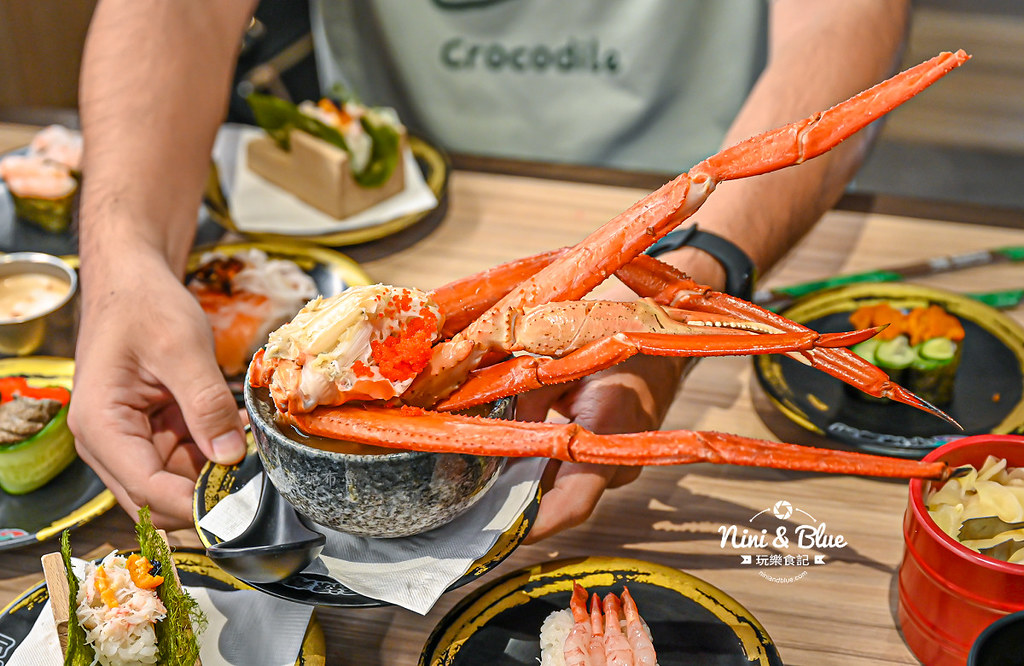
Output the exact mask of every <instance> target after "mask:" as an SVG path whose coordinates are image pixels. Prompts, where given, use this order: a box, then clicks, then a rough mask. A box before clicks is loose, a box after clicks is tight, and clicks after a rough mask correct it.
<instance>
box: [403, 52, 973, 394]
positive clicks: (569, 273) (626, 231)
mask: <svg viewBox="0 0 1024 666" xmlns="http://www.w3.org/2000/svg"><path fill="white" fill-rule="evenodd" d="M968 57H969V56H968V55H967V54H966V53H964V52H963V51H958V52H956V53H943V54H940V55H938V56H936V57H935V58H932V59H931V60H928V61H926V62H924V63H922V64H920V65H917V66H916V67H912V68H910V69H908V70H906V71H905V72H903V73H901V74H897V75H896V76H894V77H892V78H890V79H888V80H887V81H883V82H882V83H879V84H878V85H876V86H873V87H872V88H869V89H868V90H866V91H864V92H862V93H859V94H858V95H855V96H854V97H852V98H850V99H849V100H847V101H845V102H842V103H840V104H838V105H836V106H834V107H833V108H831V109H829V110H827V111H824V112H819V113H816V114H814V115H812V116H810V117H808V118H806V119H804V120H801V121H797V122H795V123H790V124H789V125H786V126H785V127H782V128H779V129H775V130H771V131H768V132H765V133H763V134H761V135H758V136H756V137H752V138H750V139H747V140H746V141H743V142H741V143H740V144H737V145H736V146H734V147H732V148H727V149H725V150H723V151H722V152H720V153H718V154H717V155H713V156H712V157H709V158H708V159H707V160H705V161H703V162H701V163H700V164H698V165H696V166H695V167H694V168H692V169H691V170H690V171H689V172H688V173H685V174H682V175H680V176H678V177H677V178H676V179H674V180H672V181H670V182H669V183H666V184H665V185H663V186H662V187H661V188H659V189H658V190H656V191H655V192H653V193H652V194H650V195H648V196H647V197H645V198H643V199H641V200H640V201H639V202H637V203H636V204H634V205H633V206H631V207H630V208H629V209H628V210H626V211H625V212H623V213H621V214H620V215H618V216H616V217H615V218H614V219H612V220H611V221H610V222H608V223H606V224H605V225H603V226H602V227H600V228H599V229H597V230H596V231H595V232H593V233H592V234H590V235H589V236H587V238H585V239H584V240H583V241H581V242H580V243H579V244H577V245H576V246H574V247H573V248H571V249H570V250H568V251H567V252H566V253H565V254H563V255H562V256H561V257H560V258H559V259H557V260H556V261H555V262H553V263H552V264H550V265H549V266H547V267H546V268H544V269H542V270H541V271H540V272H539V273H537V274H536V275H534V276H533V277H531V278H529V279H528V280H526V281H524V282H523V283H522V284H520V285H519V286H518V287H516V288H515V289H513V290H512V291H511V292H509V293H508V294H507V295H506V296H505V297H504V298H502V299H501V300H500V301H499V302H498V303H496V304H495V305H494V306H492V307H491V308H490V309H489V310H487V311H486V312H485V313H484V314H483V315H481V316H480V318H479V319H477V320H476V321H474V322H473V323H472V324H470V325H469V327H467V328H466V329H465V330H464V331H463V332H462V333H460V334H458V335H457V336H455V338H454V340H455V341H457V342H461V340H465V339H468V340H471V341H477V340H480V339H486V338H488V337H489V336H490V334H491V332H492V331H493V329H494V327H495V325H496V324H497V322H498V320H499V319H500V318H501V316H502V312H503V311H505V310H507V309H509V308H512V309H516V310H523V309H525V308H527V307H531V306H534V305H538V304H540V303H545V302H549V301H553V300H578V299H579V298H581V297H582V296H584V295H585V294H587V293H589V292H590V291H591V290H592V289H593V288H594V287H596V286H597V285H599V284H600V283H601V282H603V281H604V280H605V278H607V277H608V275H610V274H611V273H613V272H614V271H616V270H618V269H619V268H620V267H622V266H623V265H624V264H626V263H628V262H629V261H630V260H632V259H633V258H634V257H636V256H637V255H638V254H640V253H641V252H643V251H644V250H645V249H647V248H648V247H650V246H651V244H653V243H654V242H655V241H657V240H658V239H660V238H661V237H663V236H664V235H665V234H667V233H668V232H670V231H671V230H672V229H674V228H675V227H677V226H679V224H680V223H682V222H683V221H684V220H685V219H687V218H688V217H690V215H692V214H693V213H694V211H696V210H697V209H698V208H699V207H700V206H701V204H703V203H704V200H705V199H707V197H708V196H709V195H710V194H711V192H712V191H713V190H714V189H715V186H716V184H717V183H718V182H721V181H722V180H727V179H732V178H742V177H746V176H752V175H757V174H761V173H767V172H769V171H774V170H777V169H781V168H783V167H786V166H791V165H794V164H799V163H801V162H803V161H805V160H807V159H810V158H811V157H814V156H817V155H820V154H821V153H823V152H825V151H827V150H828V149H830V148H832V147H834V146H835V145H837V144H839V143H840V142H842V141H843V140H845V139H846V138H848V137H850V136H851V135H853V134H854V133H856V132H857V131H859V130H860V129H862V128H864V127H865V126H867V125H869V124H870V123H871V122H873V121H874V120H876V119H877V118H878V117H880V116H881V115H883V114H885V113H887V112H888V111H891V110H892V109H893V108H895V107H896V106H898V105H899V104H901V103H902V102H904V101H906V100H908V99H910V98H911V97H913V96H914V95H916V94H917V93H919V92H921V91H922V90H924V89H925V88H927V87H928V86H929V85H931V84H932V83H934V82H935V81H937V80H938V79H939V78H941V77H942V76H943V75H945V74H946V73H948V72H949V71H950V70H952V69H953V68H954V67H957V66H959V65H960V64H962V63H964V62H966V61H967V59H968ZM445 346H446V343H442V344H440V345H437V346H436V347H435V355H434V357H433V358H432V359H431V361H430V363H429V365H428V366H427V368H426V369H425V370H424V371H423V372H421V373H420V375H419V376H418V377H417V379H416V381H415V382H414V383H413V385H412V386H411V387H410V389H409V390H408V391H407V392H406V397H407V399H408V400H409V402H411V403H413V404H422V405H430V404H434V403H435V402H436V400H437V398H438V397H445V396H446V395H447V394H449V393H451V392H452V391H453V390H454V389H455V388H456V386H457V385H458V384H459V383H461V381H462V380H463V379H464V378H465V377H466V375H468V373H469V372H470V371H471V370H473V369H475V368H476V367H477V366H478V365H479V362H480V360H481V359H482V358H483V357H484V356H485V355H486V352H487V350H486V349H485V348H484V347H483V345H480V344H476V343H475V342H474V347H473V348H472V349H470V350H468V351H466V350H465V348H461V349H459V350H458V351H454V350H447V349H445Z"/></svg>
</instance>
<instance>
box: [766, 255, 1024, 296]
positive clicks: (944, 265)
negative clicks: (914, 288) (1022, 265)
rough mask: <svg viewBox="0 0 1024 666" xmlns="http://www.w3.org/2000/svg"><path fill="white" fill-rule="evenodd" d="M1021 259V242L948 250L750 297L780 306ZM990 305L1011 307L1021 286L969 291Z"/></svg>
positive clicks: (780, 288) (1021, 294) (1020, 294)
mask: <svg viewBox="0 0 1024 666" xmlns="http://www.w3.org/2000/svg"><path fill="white" fill-rule="evenodd" d="M1018 261H1024V246H1020V245H1018V246H1009V247H1001V248H995V249H992V250H980V251H978V252H967V253H964V254H950V255H944V256H941V257H935V258H933V259H929V260H927V261H922V262H918V263H913V264H906V265H904V266H896V267H891V268H879V269H876V270H871V271H863V272H860V273H849V274H847V275H837V276H834V277H830V278H825V279H822V280H812V281H810V282H801V283H799V284H794V285H789V286H786V287H775V288H772V289H760V290H758V291H756V292H755V293H754V298H753V301H754V303H756V304H757V305H760V306H761V307H763V308H767V309H768V310H775V311H778V310H781V309H784V308H786V307H788V306H789V305H792V303H793V302H794V301H796V300H797V299H798V298H801V297H803V296H806V295H807V294H810V293H812V292H815V291H820V290H822V289H830V288H832V287H841V286H843V285H848V284H856V283H861V282H900V281H902V280H907V279H910V278H917V277H924V276H927V275H935V274H937V273H946V272H949V271H958V270H963V269H965V268H974V267H976V266H988V265H991V264H1001V263H1006V262H1018ZM968 295H969V296H971V297H972V298H976V299H978V300H980V301H982V302H984V303H987V304H988V305H992V306H993V307H997V308H998V307H1001V308H1009V307H1014V306H1016V305H1017V304H1018V303H1020V302H1021V300H1024V289H1010V290H1006V291H995V292H988V293H983V294H968Z"/></svg>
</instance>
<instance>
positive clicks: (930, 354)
mask: <svg viewBox="0 0 1024 666" xmlns="http://www.w3.org/2000/svg"><path fill="white" fill-rule="evenodd" d="M917 355H918V356H920V357H921V358H922V359H925V360H928V361H940V362H947V363H948V362H949V361H952V360H953V357H954V356H956V343H955V342H953V341H952V340H950V339H949V338H932V339H931V340H925V341H924V342H922V343H921V344H919V345H918V346H917Z"/></svg>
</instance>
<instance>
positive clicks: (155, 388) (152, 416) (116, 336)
mask: <svg viewBox="0 0 1024 666" xmlns="http://www.w3.org/2000/svg"><path fill="white" fill-rule="evenodd" d="M150 268H151V270H150V271H149V272H147V273H144V274H145V275H146V279H145V280H140V279H138V277H137V276H138V275H139V274H142V273H139V272H138V271H139V269H140V267H139V266H134V267H133V268H132V273H134V274H135V276H136V277H135V278H134V279H133V278H132V277H131V275H128V274H127V273H128V271H125V273H126V274H125V275H123V276H120V277H119V278H113V279H109V280H105V281H104V284H105V285H113V286H111V287H109V288H97V287H98V285H96V284H93V285H92V287H93V289H91V290H90V291H89V292H87V294H86V296H85V297H84V298H85V302H84V304H83V305H84V307H83V320H82V325H81V331H80V333H79V338H78V348H77V351H76V355H75V358H76V367H75V381H74V391H73V392H72V397H71V407H70V411H69V414H68V424H69V426H70V427H71V430H72V432H73V433H74V435H75V441H76V445H77V448H78V453H79V455H80V456H81V457H82V459H83V460H85V462H86V463H88V464H89V466H90V467H92V468H93V470H95V472H96V473H97V474H98V475H99V476H100V478H101V479H102V480H103V482H104V483H105V484H106V485H107V487H108V488H110V490H111V491H112V492H113V493H114V496H115V497H116V498H117V501H118V502H119V503H120V504H121V506H122V507H124V509H125V510H126V511H127V512H128V513H129V515H132V516H135V515H136V512H137V511H138V508H139V507H140V506H142V505H146V504H148V505H149V506H150V508H151V510H152V512H153V520H154V522H155V523H156V524H158V525H160V526H161V527H164V528H167V529H177V528H180V527H185V526H189V525H191V523H192V492H193V489H194V486H195V480H196V478H197V476H198V473H199V470H200V469H201V468H202V466H203V464H204V463H205V462H206V460H207V459H209V460H214V461H216V462H219V463H225V464H231V463H236V462H238V461H239V460H241V458H242V457H243V456H244V455H245V440H244V438H243V434H242V422H241V418H240V416H239V413H238V409H237V406H236V404H235V401H234V398H233V397H232V395H231V392H230V391H229V390H228V387H227V385H226V383H225V381H224V377H223V375H222V374H221V372H220V369H219V368H218V367H217V363H216V361H215V360H214V356H213V339H212V333H211V331H210V326H209V324H208V322H207V320H206V316H205V314H204V313H203V311H202V309H201V308H200V307H199V304H198V302H197V301H196V300H195V298H193V296H192V295H191V294H190V293H189V292H188V291H187V290H186V289H185V288H184V287H183V286H182V284H181V283H180V282H179V281H178V278H177V277H176V276H174V275H173V274H172V273H171V272H170V271H169V270H168V269H167V268H166V266H164V267H163V268H162V269H161V268H160V267H159V266H151V267H150ZM111 270H112V271H113V270H117V269H111ZM96 274H97V272H93V273H92V275H93V276H95V275H96Z"/></svg>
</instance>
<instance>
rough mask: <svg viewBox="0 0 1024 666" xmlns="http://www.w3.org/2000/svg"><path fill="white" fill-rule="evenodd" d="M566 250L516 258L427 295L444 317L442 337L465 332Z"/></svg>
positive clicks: (561, 249)
mask: <svg viewBox="0 0 1024 666" xmlns="http://www.w3.org/2000/svg"><path fill="white" fill-rule="evenodd" d="M568 249H569V248H565V247H563V248H559V249H557V250H549V251H548V252H542V253H540V254H535V255H532V256H529V257H523V258H522V259H516V260H514V261H510V262H507V263H504V264H501V265H499V266H495V267H494V268H489V269H487V270H485V271H482V272H480V273H477V274H475V275H469V276H467V277H464V278H460V279H458V280H455V281H454V282H449V283H448V284H446V285H442V286H440V287H438V288H437V289H435V290H433V291H432V292H430V295H431V297H432V298H433V299H434V302H435V303H437V304H438V306H439V307H440V308H441V312H442V314H444V317H445V321H444V328H442V329H441V334H442V335H443V336H444V337H451V336H453V335H455V334H456V333H458V332H459V331H461V330H462V329H464V328H465V327H466V326H468V325H469V324H471V323H472V322H473V320H474V319H476V318H477V317H479V316H480V315H481V314H483V313H484V312H486V311H487V309H488V308H490V307H491V306H492V305H494V304H495V303H497V302H498V301H499V300H501V299H502V298H503V297H504V296H505V294H507V293H508V292H510V291H512V289H514V288H515V287H516V285H518V284H519V283H521V282H522V281H523V280H525V279H526V278H528V277H531V276H533V275H536V274H537V272H538V271H540V270H541V269H542V268H544V267H545V266H548V265H550V264H551V262H553V261H554V260H555V259H557V258H558V257H560V256H562V255H563V254H565V252H566V251H567V250H568Z"/></svg>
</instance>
